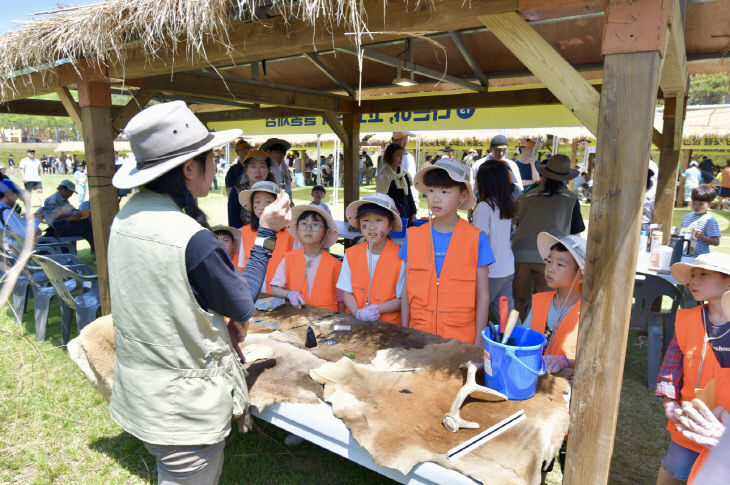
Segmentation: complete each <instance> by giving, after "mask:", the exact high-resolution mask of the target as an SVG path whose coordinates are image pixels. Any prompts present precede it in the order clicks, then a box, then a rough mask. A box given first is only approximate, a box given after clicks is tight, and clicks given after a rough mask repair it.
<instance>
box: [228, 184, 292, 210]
mask: <svg viewBox="0 0 730 485" xmlns="http://www.w3.org/2000/svg"><path fill="white" fill-rule="evenodd" d="M254 192H268V193H270V194H272V195H273V196H274V197H277V196H278V195H279V192H281V189H280V188H279V186H278V185H276V182H269V181H268V180H262V181H261V182H256V183H255V184H253V185H252V186H251V188H250V189H248V190H242V191H241V193H240V194H238V202H239V203H240V204H241V207H243V208H244V209H246V210H247V211H253V203H252V202H251V199H253V193H254Z"/></svg>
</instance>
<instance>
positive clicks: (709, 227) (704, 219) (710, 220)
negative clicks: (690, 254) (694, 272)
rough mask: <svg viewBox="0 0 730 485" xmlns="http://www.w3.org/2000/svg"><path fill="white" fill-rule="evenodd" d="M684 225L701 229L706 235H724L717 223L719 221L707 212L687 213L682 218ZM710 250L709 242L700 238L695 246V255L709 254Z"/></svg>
mask: <svg viewBox="0 0 730 485" xmlns="http://www.w3.org/2000/svg"><path fill="white" fill-rule="evenodd" d="M682 227H691V228H692V229H695V230H697V231H701V232H702V235H703V236H706V237H720V236H722V233H720V226H719V225H718V224H717V221H716V220H715V218H714V217H712V216H711V215H710V214H708V213H706V212H705V213H704V214H696V213H694V212H690V213H689V214H685V216H684V217H683V218H682ZM709 252H710V246H709V245H708V244H707V243H705V242H702V241H699V240H698V241H697V246H696V247H695V255H697V256H699V255H700V254H707V253H709Z"/></svg>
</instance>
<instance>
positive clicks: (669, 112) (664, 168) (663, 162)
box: [652, 98, 684, 244]
mask: <svg viewBox="0 0 730 485" xmlns="http://www.w3.org/2000/svg"><path fill="white" fill-rule="evenodd" d="M679 100H680V102H679V103H678V102H677V101H678V100H677V98H665V99H664V127H663V128H662V143H661V146H660V147H659V149H660V152H659V177H658V179H657V188H656V201H655V202H654V215H653V217H652V222H653V223H655V224H661V225H662V234H663V238H664V240H663V241H662V244H667V243H668V242H669V237H670V228H671V227H672V213H673V212H674V198H675V194H676V193H677V171H678V170H679V147H677V148H675V146H674V136H675V129H674V127H675V124H676V123H679V124H680V125H681V124H682V105H683V104H684V103H682V102H681V100H683V98H680V99H679ZM680 136H681V133H680ZM680 197H681V195H680Z"/></svg>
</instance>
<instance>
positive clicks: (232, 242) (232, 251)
mask: <svg viewBox="0 0 730 485" xmlns="http://www.w3.org/2000/svg"><path fill="white" fill-rule="evenodd" d="M210 230H211V231H212V232H213V234H215V235H216V237H217V238H218V240H219V241H220V243H221V244H222V245H223V249H225V250H226V253H228V257H229V258H231V260H233V258H234V257H236V243H237V242H238V240H239V239H241V231H239V230H238V229H236V228H233V227H230V226H224V225H221V224H218V225H217V226H213V227H211V228H210Z"/></svg>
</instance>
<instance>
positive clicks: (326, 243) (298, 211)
mask: <svg viewBox="0 0 730 485" xmlns="http://www.w3.org/2000/svg"><path fill="white" fill-rule="evenodd" d="M259 183H261V182H259ZM309 211H311V212H316V213H317V214H319V215H321V216H322V218H323V219H324V221H325V222H326V223H327V229H326V231H327V232H326V233H325V235H324V237H323V238H322V248H323V249H327V248H328V247H330V246H332V245H333V244H334V243H336V242H337V225H336V224H335V220H334V219H333V218H332V216H331V215H330V214H329V212H327V211H326V210H324V209H321V208H319V207H317V206H316V205H298V206H295V207H292V209H291V222H290V223H289V225H288V226H286V229H287V230H288V231H289V234H291V237H293V238H294V239H295V240H297V241H299V236H298V235H297V219H299V216H300V215H302V213H303V212H309ZM299 242H301V241H299Z"/></svg>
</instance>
